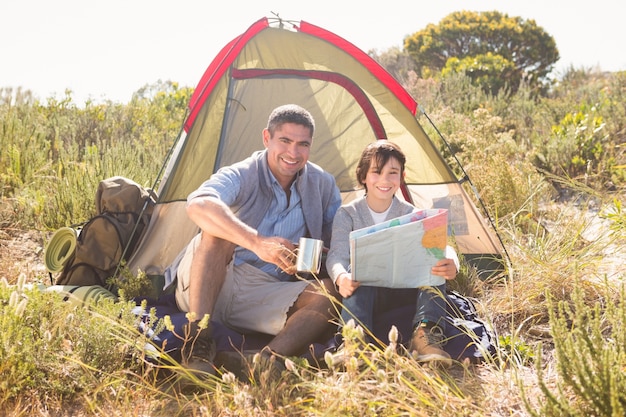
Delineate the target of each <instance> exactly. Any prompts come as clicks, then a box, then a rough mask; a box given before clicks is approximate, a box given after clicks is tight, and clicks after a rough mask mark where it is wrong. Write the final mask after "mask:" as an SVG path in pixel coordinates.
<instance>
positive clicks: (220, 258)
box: [195, 233, 235, 265]
mask: <svg viewBox="0 0 626 417" xmlns="http://www.w3.org/2000/svg"><path fill="white" fill-rule="evenodd" d="M234 252H235V244H234V243H232V242H230V241H228V240H225V239H221V238H218V237H215V236H211V235H208V234H206V233H202V235H201V237H200V244H199V245H198V248H197V251H196V254H195V256H197V255H198V254H201V256H205V257H206V258H207V259H210V260H211V262H215V263H216V264H218V265H220V264H221V265H227V264H228V263H229V262H230V261H231V259H232V258H233V253H234Z"/></svg>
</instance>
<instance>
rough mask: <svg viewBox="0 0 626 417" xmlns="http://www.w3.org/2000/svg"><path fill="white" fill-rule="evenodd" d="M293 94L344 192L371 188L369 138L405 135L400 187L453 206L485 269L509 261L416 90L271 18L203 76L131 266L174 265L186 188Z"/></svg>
mask: <svg viewBox="0 0 626 417" xmlns="http://www.w3.org/2000/svg"><path fill="white" fill-rule="evenodd" d="M287 103H295V104H299V105H300V106H302V107H304V108H306V109H308V110H309V111H310V112H311V114H312V115H313V117H314V118H315V121H316V132H315V135H314V139H313V147H312V150H311V155H310V160H311V161H312V162H314V163H316V164H318V165H320V166H321V167H323V168H324V169H326V170H327V171H329V172H330V173H332V174H333V175H334V176H335V178H336V182H337V185H338V186H339V188H340V190H341V193H342V198H343V201H344V202H347V201H350V200H351V199H353V198H355V197H356V196H358V195H359V194H360V193H361V192H362V191H361V190H360V189H359V188H360V187H359V186H358V184H357V181H356V178H355V169H356V164H357V161H358V158H359V156H360V153H361V151H362V149H363V148H364V147H365V146H366V145H367V144H368V143H370V142H372V141H375V140H378V139H388V140H391V141H393V142H396V143H398V144H399V145H400V146H401V147H402V149H403V150H404V152H405V153H406V155H407V169H406V184H405V186H404V187H403V189H402V190H401V191H399V194H402V197H403V198H405V199H407V200H408V201H411V202H412V203H414V204H415V205H416V206H418V207H421V208H446V209H448V210H449V230H450V232H451V233H452V234H453V235H454V238H455V241H456V245H457V249H458V251H459V253H461V254H462V255H463V258H464V259H465V260H466V261H467V262H469V263H470V264H472V265H475V266H476V267H477V269H478V270H479V273H481V274H485V273H486V274H491V273H492V272H493V271H495V270H498V268H499V267H501V266H502V264H501V262H499V261H501V260H502V254H503V247H502V245H501V242H500V241H499V239H498V237H497V234H495V231H494V230H493V229H491V228H490V225H489V223H487V222H486V221H485V218H484V217H483V216H482V215H481V214H480V213H479V211H478V210H477V208H476V205H475V204H474V203H473V202H472V200H471V199H470V198H469V197H468V194H467V193H466V191H465V190H464V188H463V186H462V181H460V180H459V179H457V177H456V176H455V174H454V173H453V171H452V169H451V168H450V167H449V166H448V165H447V163H446V161H445V160H444V158H443V157H442V155H441V154H440V152H439V150H438V149H437V147H436V146H435V145H434V144H433V142H432V141H431V140H430V138H429V137H428V136H427V134H426V133H425V131H424V130H423V128H422V127H421V125H420V123H419V121H418V119H417V118H416V112H417V110H418V106H417V102H416V101H415V100H414V99H413V98H412V97H411V96H410V95H409V93H408V92H407V91H406V90H405V89H404V88H403V87H402V86H401V85H400V84H399V83H398V82H397V81H396V80H395V79H394V78H393V77H392V76H391V75H390V74H389V73H388V72H387V71H386V70H384V69H383V68H382V67H381V66H380V65H379V64H378V63H377V62H376V61H374V60H373V59H372V58H371V57H369V56H368V55H367V54H366V53H364V52H363V51H361V50H360V49H358V48H357V47H356V46H354V45H353V44H351V43H350V42H348V41H346V40H345V39H342V38H341V37H339V36H337V35H335V34H333V33H331V32H329V31H327V30H325V29H322V28H320V27H317V26H315V25H312V24H310V23H307V22H304V21H300V22H292V21H285V20H283V19H280V18H262V19H260V20H258V21H256V22H255V23H254V24H252V25H251V26H250V27H249V28H248V29H247V30H246V31H245V32H244V33H242V34H241V35H240V36H238V37H236V38H235V39H233V40H232V41H231V42H229V43H228V44H227V45H226V46H225V47H224V48H223V49H222V50H221V51H220V52H219V54H218V55H217V56H216V57H215V59H214V60H213V61H212V62H211V64H210V65H209V67H208V68H207V70H206V72H205V73H204V75H203V76H202V78H201V80H200V82H199V83H198V85H197V87H196V89H195V91H194V93H193V95H192V97H191V100H190V103H189V112H188V115H187V118H186V120H185V121H184V126H183V128H182V129H181V133H180V135H179V137H178V139H177V141H176V144H175V146H174V147H173V149H172V152H171V155H170V157H169V158H168V161H167V164H166V165H165V166H164V171H163V175H162V178H161V179H160V182H159V185H158V187H157V191H158V202H157V206H156V208H155V210H154V213H153V215H152V218H151V222H150V225H149V226H148V229H147V230H146V233H145V234H144V236H143V238H142V241H141V242H140V245H139V246H138V249H137V250H136V251H135V253H134V254H133V255H132V257H131V259H130V260H129V262H128V266H129V267H130V268H131V271H132V270H134V271H137V270H138V269H141V270H142V271H145V272H146V273H147V274H148V275H151V276H159V275H162V274H163V273H164V271H165V269H166V268H167V266H168V265H169V264H170V263H171V262H172V261H173V260H174V258H175V257H176V255H177V254H178V253H179V252H180V251H181V250H182V249H183V248H184V246H185V245H186V244H187V243H188V242H189V241H190V240H191V238H192V237H193V236H194V235H195V234H196V233H197V232H198V228H197V227H196V226H195V224H194V223H193V222H191V221H190V220H189V219H188V218H187V215H186V213H185V202H186V198H187V195H188V194H189V193H190V192H191V191H193V190H194V189H196V188H197V187H198V186H199V185H200V184H201V183H202V182H203V181H204V180H205V179H207V178H208V177H209V176H210V175H211V174H212V173H214V172H215V171H217V170H218V169H219V168H220V167H222V166H224V165H228V164H231V163H233V162H236V161H239V160H241V159H244V158H245V157H247V156H249V155H250V154H251V153H252V152H253V151H255V150H258V149H262V147H263V144H262V139H261V131H262V129H263V128H264V127H265V125H266V123H267V117H268V115H269V113H270V112H271V110H272V109H273V108H275V107H276V106H278V105H282V104H287ZM485 261H487V262H485ZM492 261H495V264H496V268H494V267H493V262H492ZM486 264H489V265H487V266H485V265H486Z"/></svg>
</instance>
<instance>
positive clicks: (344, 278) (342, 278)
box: [336, 273, 361, 298]
mask: <svg viewBox="0 0 626 417" xmlns="http://www.w3.org/2000/svg"><path fill="white" fill-rule="evenodd" d="M336 284H337V288H338V289H339V294H341V296H342V297H343V298H348V297H350V296H351V295H352V294H353V293H354V290H356V289H357V288H359V285H361V283H360V282H358V281H353V280H352V275H351V274H348V273H344V274H341V275H339V277H338V278H337V282H336Z"/></svg>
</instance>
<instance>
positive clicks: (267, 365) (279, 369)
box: [215, 348, 286, 383]
mask: <svg viewBox="0 0 626 417" xmlns="http://www.w3.org/2000/svg"><path fill="white" fill-rule="evenodd" d="M215 366H216V367H218V368H219V367H222V368H224V369H225V370H227V371H229V372H232V373H233V374H234V375H235V377H237V379H239V380H241V381H249V382H256V383H267V382H275V381H278V380H279V379H280V378H281V376H282V374H283V371H284V370H286V367H285V363H284V362H283V360H282V359H281V358H280V357H278V356H277V355H276V354H274V353H273V352H272V351H270V350H269V349H267V348H264V349H263V350H261V351H260V352H258V351H244V352H237V351H221V352H218V353H217V354H216V356H215Z"/></svg>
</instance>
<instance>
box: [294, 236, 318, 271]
mask: <svg viewBox="0 0 626 417" xmlns="http://www.w3.org/2000/svg"><path fill="white" fill-rule="evenodd" d="M323 249H324V242H323V241H321V240H318V239H310V238H306V237H301V238H300V241H299V242H298V256H297V258H296V269H297V270H298V272H309V273H312V274H317V273H319V272H320V268H321V266H322V251H323Z"/></svg>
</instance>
